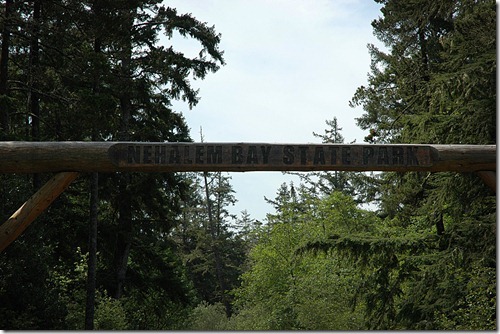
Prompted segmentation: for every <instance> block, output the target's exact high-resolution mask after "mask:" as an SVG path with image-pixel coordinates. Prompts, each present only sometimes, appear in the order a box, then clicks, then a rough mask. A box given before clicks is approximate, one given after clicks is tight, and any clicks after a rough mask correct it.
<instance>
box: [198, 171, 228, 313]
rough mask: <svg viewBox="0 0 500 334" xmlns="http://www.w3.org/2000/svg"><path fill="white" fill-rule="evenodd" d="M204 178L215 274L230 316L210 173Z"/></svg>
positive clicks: (204, 174)
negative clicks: (211, 197)
mask: <svg viewBox="0 0 500 334" xmlns="http://www.w3.org/2000/svg"><path fill="white" fill-rule="evenodd" d="M219 174H220V173H219ZM203 179H204V181H205V196H206V199H207V213H208V226H209V231H210V237H211V243H212V245H211V247H212V252H213V255H214V262H215V275H216V277H217V281H218V282H219V287H220V289H221V297H222V303H223V304H224V307H225V311H226V316H227V317H230V316H231V304H230V302H229V300H228V298H227V295H226V291H227V285H226V281H225V280H224V271H223V263H222V258H221V254H220V250H219V245H218V236H219V235H220V233H217V230H218V227H217V225H218V221H216V220H215V219H214V215H213V208H212V204H211V201H210V191H209V188H208V173H206V172H205V173H203ZM219 204H220V203H219ZM218 211H219V208H218ZM219 218H220V215H219V216H217V220H219Z"/></svg>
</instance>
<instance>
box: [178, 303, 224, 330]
mask: <svg viewBox="0 0 500 334" xmlns="http://www.w3.org/2000/svg"><path fill="white" fill-rule="evenodd" d="M188 322H189V325H188V327H187V328H188V329H190V330H195V331H199V330H203V331H220V330H227V329H230V328H228V323H229V319H228V318H227V316H226V312H225V309H224V305H223V304H221V303H216V304H208V303H207V302H201V303H200V304H199V305H197V306H196V307H195V308H194V310H193V311H192V313H191V315H190V316H189V320H188Z"/></svg>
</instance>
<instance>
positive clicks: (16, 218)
mask: <svg viewBox="0 0 500 334" xmlns="http://www.w3.org/2000/svg"><path fill="white" fill-rule="evenodd" d="M77 176H78V173H77V172H64V173H59V174H57V175H55V176H54V177H53V178H52V179H50V180H49V181H48V182H47V183H46V184H45V185H43V187H41V188H40V189H39V190H38V191H37V192H36V193H35V194H34V195H33V196H31V197H30V198H29V199H28V200H27V201H26V202H25V203H24V204H23V205H22V206H21V207H20V208H19V209H18V210H17V211H16V212H14V214H13V215H12V216H11V217H10V218H9V219H8V220H7V221H6V222H5V223H3V224H1V225H0V252H2V251H3V250H4V249H5V248H6V247H7V246H8V245H10V244H11V243H12V242H13V241H14V240H16V238H17V237H18V236H19V235H21V233H23V231H24V230H25V229H26V228H27V227H28V226H29V224H31V222H33V220H35V219H36V218H37V217H38V216H39V215H40V214H41V213H42V212H43V211H44V210H45V209H46V208H47V207H48V206H49V205H50V204H51V203H52V202H53V201H54V200H55V199H56V198H57V197H58V196H59V195H60V194H61V193H62V192H63V191H64V190H65V189H66V188H67V187H68V186H69V185H70V184H71V182H73V181H74V180H75V179H76V178H77Z"/></svg>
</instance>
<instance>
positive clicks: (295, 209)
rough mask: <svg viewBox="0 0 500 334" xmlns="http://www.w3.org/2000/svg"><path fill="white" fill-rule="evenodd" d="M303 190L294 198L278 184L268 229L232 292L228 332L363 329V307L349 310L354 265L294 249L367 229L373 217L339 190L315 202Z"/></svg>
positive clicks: (356, 280)
mask: <svg viewBox="0 0 500 334" xmlns="http://www.w3.org/2000/svg"><path fill="white" fill-rule="evenodd" d="M303 191H304V188H301V189H299V195H300V196H299V195H297V193H295V194H294V191H291V190H288V187H287V186H286V185H283V186H282V187H281V188H280V191H279V193H278V197H277V199H276V200H275V201H274V203H275V205H279V212H278V213H277V214H276V215H268V225H266V226H262V227H261V228H260V229H259V237H258V243H257V244H256V246H255V247H254V248H253V249H252V250H251V252H250V269H249V271H247V272H245V273H244V274H243V275H242V286H241V288H239V289H237V290H236V291H235V294H236V297H237V300H236V305H237V309H238V310H239V311H238V313H237V314H236V315H235V316H233V317H232V318H231V325H232V326H233V328H235V329H254V330H278V329H286V330H290V329H314V330H321V329H336V330H339V329H342V330H349V329H351V330H352V329H361V328H363V324H362V322H363V316H362V312H361V310H362V309H363V306H362V305H358V306H356V307H354V309H353V308H351V305H352V303H351V301H352V299H353V297H354V292H355V291H354V290H353V286H356V285H358V284H360V281H359V280H360V278H361V277H360V276H359V273H358V272H357V271H356V268H355V266H354V265H353V264H352V263H350V262H349V261H346V260H344V259H342V258H341V257H338V256H336V254H333V253H328V254H323V255H320V254H315V253H314V252H307V251H304V252H298V250H299V249H300V248H301V247H304V246H305V245H307V244H308V243H309V242H311V241H312V240H323V241H326V240H327V239H328V237H329V235H331V234H332V233H340V232H347V231H353V230H357V231H363V230H364V231H369V230H370V229H372V228H373V227H374V225H375V224H376V222H377V218H376V217H375V216H374V215H373V214H370V213H369V212H366V211H363V210H360V209H358V208H357V207H356V204H355V202H354V201H353V199H352V198H350V197H348V196H346V195H342V194H341V193H339V192H334V193H332V194H331V195H330V196H326V197H325V198H321V199H320V198H316V197H311V196H309V195H308V194H307V193H306V192H303ZM290 198H292V199H293V200H292V201H289V199H290ZM318 315H321V316H318ZM246 326H248V327H246Z"/></svg>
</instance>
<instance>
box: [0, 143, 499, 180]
mask: <svg viewBox="0 0 500 334" xmlns="http://www.w3.org/2000/svg"><path fill="white" fill-rule="evenodd" d="M321 170H323V171H326V170H332V171H333V170H337V171H399V172H405V171H433V172H438V171H456V172H475V171H494V170H496V146H495V145H410V144H409V145H397V144H390V145H389V144H388V145H361V144H354V145H345V144H271V143H162V142H157V143H154V142H151V143H144V142H0V173H41V172H62V171H78V172H120V171H136V172H183V171H207V172H208V171H230V172H246V171H321Z"/></svg>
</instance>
